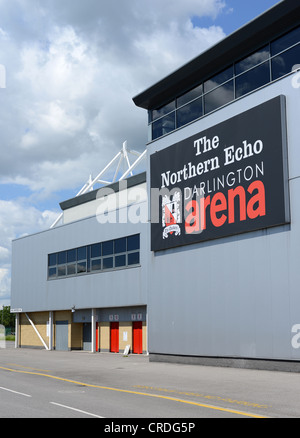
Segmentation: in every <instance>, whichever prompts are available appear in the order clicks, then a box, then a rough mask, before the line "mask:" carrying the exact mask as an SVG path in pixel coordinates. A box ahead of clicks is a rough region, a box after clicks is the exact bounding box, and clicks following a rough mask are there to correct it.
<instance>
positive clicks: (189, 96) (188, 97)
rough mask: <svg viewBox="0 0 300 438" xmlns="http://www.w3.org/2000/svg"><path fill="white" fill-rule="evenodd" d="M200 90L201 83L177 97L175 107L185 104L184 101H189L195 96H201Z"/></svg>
mask: <svg viewBox="0 0 300 438" xmlns="http://www.w3.org/2000/svg"><path fill="white" fill-rule="evenodd" d="M202 91H203V87H202V84H201V85H199V86H198V87H196V88H193V89H192V90H191V91H188V92H187V93H185V94H183V95H182V96H180V97H178V99H177V107H179V106H182V105H185V104H186V103H188V102H190V101H191V100H194V99H196V98H197V97H199V96H201V94H202Z"/></svg>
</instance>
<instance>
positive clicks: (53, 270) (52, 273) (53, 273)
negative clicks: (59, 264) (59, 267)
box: [48, 268, 56, 278]
mask: <svg viewBox="0 0 300 438" xmlns="http://www.w3.org/2000/svg"><path fill="white" fill-rule="evenodd" d="M48 277H49V278H56V268H49V270H48Z"/></svg>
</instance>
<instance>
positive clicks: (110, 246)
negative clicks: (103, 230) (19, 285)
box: [48, 234, 140, 280]
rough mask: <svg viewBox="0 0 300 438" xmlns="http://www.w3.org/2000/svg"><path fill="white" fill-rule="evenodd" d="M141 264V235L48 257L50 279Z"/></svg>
mask: <svg viewBox="0 0 300 438" xmlns="http://www.w3.org/2000/svg"><path fill="white" fill-rule="evenodd" d="M139 264H140V235H139V234H136V235H134V236H128V237H123V238H121V239H115V240H110V241H106V242H100V243H95V244H93V245H87V246H82V247H80V248H73V249H70V250H67V251H61V252H57V253H53V254H49V255H48V279H49V280H53V279H56V278H62V277H66V276H73V275H81V274H87V273H91V272H101V271H107V270H112V269H120V268H130V267H133V266H136V265H139Z"/></svg>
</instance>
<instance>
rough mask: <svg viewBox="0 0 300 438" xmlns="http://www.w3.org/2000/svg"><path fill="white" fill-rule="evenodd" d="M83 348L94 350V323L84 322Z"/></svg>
mask: <svg viewBox="0 0 300 438" xmlns="http://www.w3.org/2000/svg"><path fill="white" fill-rule="evenodd" d="M83 350H84V351H91V350H92V324H91V323H88V322H86V323H84V324H83Z"/></svg>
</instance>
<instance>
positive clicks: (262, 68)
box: [235, 62, 270, 98]
mask: <svg viewBox="0 0 300 438" xmlns="http://www.w3.org/2000/svg"><path fill="white" fill-rule="evenodd" d="M268 82H270V67H269V62H265V63H264V64H262V65H259V66H258V67H255V68H253V69H252V70H250V71H248V72H246V73H243V74H242V75H240V76H238V77H236V79H235V92H236V98H238V97H241V96H243V95H244V94H247V93H250V92H251V91H253V90H256V89H257V88H259V87H262V86H263V85H265V84H267V83H268Z"/></svg>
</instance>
